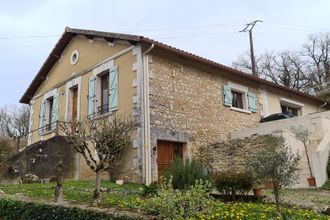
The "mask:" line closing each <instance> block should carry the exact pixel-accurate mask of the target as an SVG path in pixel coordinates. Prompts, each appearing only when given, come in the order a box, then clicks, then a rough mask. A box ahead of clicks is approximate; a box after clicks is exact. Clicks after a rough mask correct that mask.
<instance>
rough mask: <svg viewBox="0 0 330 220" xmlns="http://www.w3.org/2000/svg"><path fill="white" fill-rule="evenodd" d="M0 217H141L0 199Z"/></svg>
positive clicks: (46, 218)
mask: <svg viewBox="0 0 330 220" xmlns="http://www.w3.org/2000/svg"><path fill="white" fill-rule="evenodd" d="M0 219H3V220H7V219H8V220H9V219H39V220H50V219H63V220H66V219H68V220H69V219H70V220H73V219H85V220H88V219H91V220H92V219H104V220H106V219H109V220H110V219H141V218H138V217H130V216H127V215H119V214H118V213H102V212H97V211H91V210H85V209H79V208H75V207H63V206H54V205H45V204H35V203H30V202H22V201H14V200H7V199H1V200H0Z"/></svg>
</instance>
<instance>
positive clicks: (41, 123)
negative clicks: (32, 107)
mask: <svg viewBox="0 0 330 220" xmlns="http://www.w3.org/2000/svg"><path fill="white" fill-rule="evenodd" d="M44 126H45V101H42V102H41V103H40V110H39V134H40V135H41V134H42V133H43V132H44V130H45V127H44Z"/></svg>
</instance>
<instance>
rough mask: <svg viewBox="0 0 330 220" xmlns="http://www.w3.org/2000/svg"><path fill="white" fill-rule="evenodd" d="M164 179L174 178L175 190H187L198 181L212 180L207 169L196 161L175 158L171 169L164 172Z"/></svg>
mask: <svg viewBox="0 0 330 220" xmlns="http://www.w3.org/2000/svg"><path fill="white" fill-rule="evenodd" d="M163 175H164V177H165V178H166V179H169V178H170V177H172V184H173V188H174V189H187V188H189V186H193V185H194V184H195V183H196V180H203V181H206V180H210V178H209V176H208V174H207V173H206V172H205V169H204V168H203V167H202V165H201V164H200V163H199V161H197V160H196V159H186V161H183V160H182V159H181V158H180V157H175V158H174V160H173V162H172V165H171V167H170V168H169V169H168V170H167V171H165V172H164V174H163Z"/></svg>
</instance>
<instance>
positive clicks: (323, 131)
mask: <svg viewBox="0 0 330 220" xmlns="http://www.w3.org/2000/svg"><path fill="white" fill-rule="evenodd" d="M298 126H303V127H304V128H305V129H308V131H309V132H310V134H311V135H310V138H309V142H308V149H307V150H308V153H309V156H310V160H311V167H312V173H313V175H314V177H315V178H316V184H317V186H318V187H320V186H322V185H323V184H324V183H325V182H326V180H327V172H326V165H327V161H328V157H329V153H330V132H329V131H330V111H326V112H322V113H314V114H310V115H305V116H301V117H295V118H289V119H283V120H278V121H272V122H266V123H261V124H259V126H258V127H256V128H250V129H246V130H242V131H239V132H232V133H231V137H232V138H233V139H236V138H246V137H250V136H253V135H266V134H274V133H280V134H281V135H282V136H283V137H284V138H285V139H286V143H287V144H288V146H289V147H290V148H291V149H292V151H293V152H298V153H299V154H300V155H301V174H300V180H299V183H298V184H296V185H295V187H308V183H307V180H306V179H307V178H308V177H309V175H310V174H309V170H308V164H307V159H306V151H305V148H304V146H303V144H302V143H301V142H300V141H298V140H296V138H295V137H294V134H293V133H292V132H291V127H298Z"/></svg>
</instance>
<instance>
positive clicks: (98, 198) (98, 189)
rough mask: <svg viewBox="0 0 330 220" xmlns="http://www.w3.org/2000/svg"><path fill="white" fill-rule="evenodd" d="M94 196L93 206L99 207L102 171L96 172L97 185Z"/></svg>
mask: <svg viewBox="0 0 330 220" xmlns="http://www.w3.org/2000/svg"><path fill="white" fill-rule="evenodd" d="M95 184H96V185H95V190H94V195H93V200H94V201H93V205H94V206H97V205H98V204H99V202H100V201H99V200H100V189H101V170H98V171H96V183H95Z"/></svg>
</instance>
